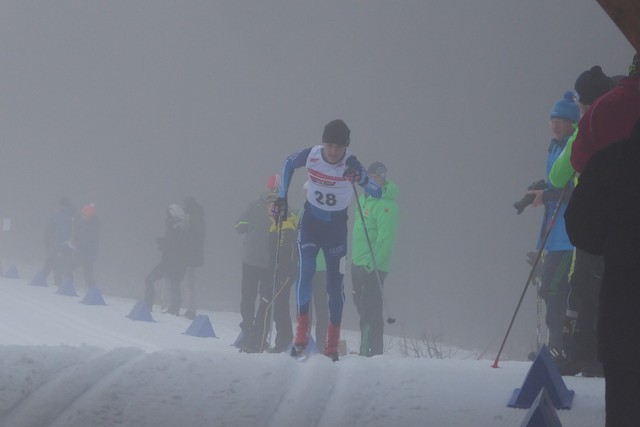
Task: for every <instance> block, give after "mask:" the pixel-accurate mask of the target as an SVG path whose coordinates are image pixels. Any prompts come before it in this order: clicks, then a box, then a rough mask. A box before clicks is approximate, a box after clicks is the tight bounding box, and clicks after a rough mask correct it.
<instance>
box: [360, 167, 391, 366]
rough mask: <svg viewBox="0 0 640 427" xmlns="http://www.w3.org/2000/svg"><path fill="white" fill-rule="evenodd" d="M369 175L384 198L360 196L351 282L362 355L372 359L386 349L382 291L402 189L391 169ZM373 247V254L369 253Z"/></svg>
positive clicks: (378, 169)
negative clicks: (379, 187)
mask: <svg viewBox="0 0 640 427" xmlns="http://www.w3.org/2000/svg"><path fill="white" fill-rule="evenodd" d="M367 172H368V173H369V178H370V179H373V180H375V182H376V183H378V185H380V186H381V187H382V197H381V198H380V199H376V198H374V197H370V196H368V195H366V194H363V195H360V206H361V207H362V211H363V217H364V224H362V220H361V219H360V216H356V220H355V224H354V225H353V231H352V247H353V253H352V255H351V262H352V265H351V282H352V284H353V301H354V303H355V305H356V309H357V311H358V314H359V315H360V352H359V354H360V355H361V356H367V357H369V356H375V355H377V354H382V352H383V349H384V345H383V334H384V317H383V313H382V292H381V290H382V287H383V285H384V280H385V278H386V276H387V274H388V272H389V266H390V264H391V251H392V250H393V244H394V241H395V237H396V229H397V226H398V204H397V202H396V197H397V195H398V188H397V186H396V184H395V183H394V182H393V181H390V180H388V179H387V178H386V175H387V168H386V167H385V165H384V164H382V163H380V162H373V163H372V164H371V166H369V168H368V169H367ZM365 227H366V230H367V233H366V234H365ZM367 235H368V238H369V242H367ZM369 243H371V248H372V249H373V254H371V251H370V250H369ZM372 256H373V257H374V258H375V266H377V268H378V271H377V272H376V271H375V270H374V263H373V259H372ZM378 278H379V279H380V283H378Z"/></svg>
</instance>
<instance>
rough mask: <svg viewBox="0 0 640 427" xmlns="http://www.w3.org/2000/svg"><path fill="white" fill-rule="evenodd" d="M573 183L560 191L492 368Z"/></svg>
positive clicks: (495, 364)
mask: <svg viewBox="0 0 640 427" xmlns="http://www.w3.org/2000/svg"><path fill="white" fill-rule="evenodd" d="M570 184H571V179H569V182H568V183H567V185H565V187H564V188H563V189H562V192H561V193H560V198H559V199H558V204H557V206H556V209H555V210H554V211H553V215H552V216H551V219H550V220H549V225H548V226H547V229H546V230H545V232H544V236H543V237H542V242H541V243H540V249H539V250H538V254H537V255H536V260H535V261H534V262H533V266H532V267H531V272H530V273H529V277H528V278H527V282H526V283H525V285H524V289H523V290H522V295H520V300H519V301H518V305H517V306H516V310H515V311H514V312H513V316H512V317H511V322H509V327H508V328H507V333H506V334H505V335H504V339H503V340H502V344H500V350H498V354H497V355H496V360H495V361H494V362H493V365H491V367H492V368H497V367H498V360H500V355H501V354H502V350H504V345H505V343H506V342H507V338H508V337H509V333H510V332H511V328H512V327H513V322H514V321H515V320H516V316H517V315H518V311H519V310H520V306H521V305H522V300H523V299H524V296H525V294H526V293H527V288H528V287H529V283H531V279H532V278H533V275H534V273H535V270H536V266H537V265H538V261H540V257H541V256H542V252H543V251H544V246H545V245H546V244H547V239H548V238H549V233H550V232H551V228H552V227H553V224H554V223H555V222H556V218H557V217H558V213H559V212H560V206H561V205H562V199H564V195H565V193H566V192H567V188H569V186H570Z"/></svg>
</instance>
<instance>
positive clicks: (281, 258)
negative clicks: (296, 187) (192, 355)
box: [243, 193, 298, 353]
mask: <svg viewBox="0 0 640 427" xmlns="http://www.w3.org/2000/svg"><path fill="white" fill-rule="evenodd" d="M276 199H277V194H276V193H269V196H268V198H267V210H268V212H267V215H269V219H270V221H271V227H270V229H269V275H270V280H266V281H265V282H264V283H261V284H260V289H259V293H260V304H259V305H258V311H257V312H256V320H255V323H254V325H253V328H252V330H251V333H250V334H249V335H250V336H249V339H248V342H247V345H246V346H245V347H244V348H243V350H244V351H247V352H252V353H253V352H262V351H264V350H267V347H266V345H267V342H266V340H267V338H268V334H269V330H270V321H271V310H273V320H274V323H275V328H276V337H275V346H274V347H273V349H268V350H269V351H271V352H273V353H281V352H283V351H286V350H287V348H288V347H289V345H290V344H291V341H292V339H293V328H292V326H291V311H290V307H289V300H290V297H291V285H292V284H293V282H294V281H295V277H296V273H297V271H298V248H297V245H296V237H297V233H296V230H297V227H298V218H297V217H296V216H295V215H294V214H289V215H288V216H287V218H283V220H282V223H281V225H280V226H278V224H276V222H275V220H274V219H273V218H272V217H271V215H270V212H271V209H272V206H273V202H274V201H275V200H276ZM278 228H280V229H281V231H280V236H278ZM278 237H280V238H279V239H278ZM278 245H279V247H278ZM276 251H277V252H278V253H277V255H278V267H277V268H278V271H277V276H274V274H275V266H276ZM274 280H275V282H274ZM274 283H275V286H276V287H275V289H274V287H273V286H274ZM274 296H275V300H274ZM272 300H274V303H273V304H272Z"/></svg>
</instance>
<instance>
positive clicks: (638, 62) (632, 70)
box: [629, 52, 640, 76]
mask: <svg viewBox="0 0 640 427" xmlns="http://www.w3.org/2000/svg"><path fill="white" fill-rule="evenodd" d="M637 74H640V52H636V54H635V55H633V60H632V61H631V65H629V75H630V76H635V75H637Z"/></svg>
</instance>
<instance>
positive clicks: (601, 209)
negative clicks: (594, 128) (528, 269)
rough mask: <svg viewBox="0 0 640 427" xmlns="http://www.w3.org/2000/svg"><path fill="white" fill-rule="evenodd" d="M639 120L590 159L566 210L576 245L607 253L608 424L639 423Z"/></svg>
mask: <svg viewBox="0 0 640 427" xmlns="http://www.w3.org/2000/svg"><path fill="white" fill-rule="evenodd" d="M638 165H640V120H639V121H637V122H636V125H635V128H634V129H633V131H632V134H631V137H630V138H629V139H626V140H623V141H620V142H617V143H613V144H610V145H609V146H607V147H605V148H603V149H602V150H600V151H599V152H597V153H595V154H593V156H592V157H591V159H590V160H589V161H588V163H587V165H586V167H585V169H584V172H583V173H582V175H581V176H580V182H579V184H578V186H577V187H576V189H575V191H574V194H573V196H572V197H571V201H570V203H569V207H568V209H567V211H566V213H565V218H566V224H567V232H568V233H569V236H570V238H571V241H572V242H573V243H574V244H575V245H576V247H578V248H581V249H583V250H585V251H587V252H589V253H590V254H593V255H603V257H604V275H603V278H602V288H601V291H600V299H599V303H600V306H599V311H598V358H599V360H600V361H601V362H602V364H603V365H604V377H605V407H606V426H607V427H627V426H635V425H637V424H638V415H637V406H638V390H639V389H640V367H639V365H638V361H639V360H640V310H639V309H638V303H639V301H640V286H638V277H640V263H639V262H638V260H640V245H639V244H638V243H639V242H640V221H639V218H640V186H639V185H638V183H639V182H640V168H639V167H638Z"/></svg>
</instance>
